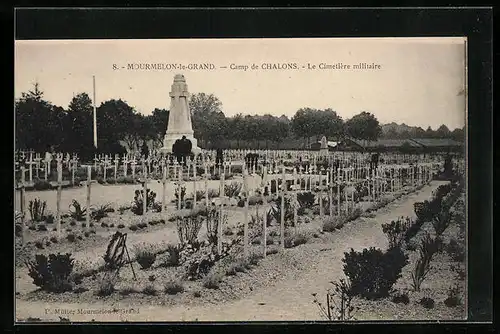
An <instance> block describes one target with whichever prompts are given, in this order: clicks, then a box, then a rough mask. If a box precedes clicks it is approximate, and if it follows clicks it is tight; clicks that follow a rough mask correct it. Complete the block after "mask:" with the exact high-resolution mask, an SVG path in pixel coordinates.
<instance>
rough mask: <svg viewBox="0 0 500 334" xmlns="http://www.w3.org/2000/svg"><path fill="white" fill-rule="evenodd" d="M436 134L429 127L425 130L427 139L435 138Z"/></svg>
mask: <svg viewBox="0 0 500 334" xmlns="http://www.w3.org/2000/svg"><path fill="white" fill-rule="evenodd" d="M435 136H436V134H435V133H434V131H433V130H432V128H431V127H430V126H429V127H427V130H425V138H435Z"/></svg>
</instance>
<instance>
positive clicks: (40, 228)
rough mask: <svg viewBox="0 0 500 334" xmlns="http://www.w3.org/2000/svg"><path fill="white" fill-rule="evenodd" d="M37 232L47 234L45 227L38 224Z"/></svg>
mask: <svg viewBox="0 0 500 334" xmlns="http://www.w3.org/2000/svg"><path fill="white" fill-rule="evenodd" d="M37 230H38V231H39V232H47V226H46V225H45V224H38V227H37Z"/></svg>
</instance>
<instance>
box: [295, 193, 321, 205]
mask: <svg viewBox="0 0 500 334" xmlns="http://www.w3.org/2000/svg"><path fill="white" fill-rule="evenodd" d="M315 200H316V195H315V194H314V193H313V192H310V191H308V192H300V193H297V201H298V202H299V205H300V206H301V207H303V208H307V209H311V208H312V207H313V206H314V202H315Z"/></svg>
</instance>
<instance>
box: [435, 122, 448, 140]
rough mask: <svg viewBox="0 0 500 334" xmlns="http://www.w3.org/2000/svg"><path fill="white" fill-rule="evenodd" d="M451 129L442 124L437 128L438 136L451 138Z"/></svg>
mask: <svg viewBox="0 0 500 334" xmlns="http://www.w3.org/2000/svg"><path fill="white" fill-rule="evenodd" d="M450 135H451V133H450V130H449V129H448V127H447V126H446V125H444V124H443V125H441V126H440V127H439V128H438V129H437V130H436V137H437V138H450Z"/></svg>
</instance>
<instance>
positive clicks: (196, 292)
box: [193, 291, 201, 298]
mask: <svg viewBox="0 0 500 334" xmlns="http://www.w3.org/2000/svg"><path fill="white" fill-rule="evenodd" d="M193 297H196V298H199V297H201V292H200V291H195V292H193Z"/></svg>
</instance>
